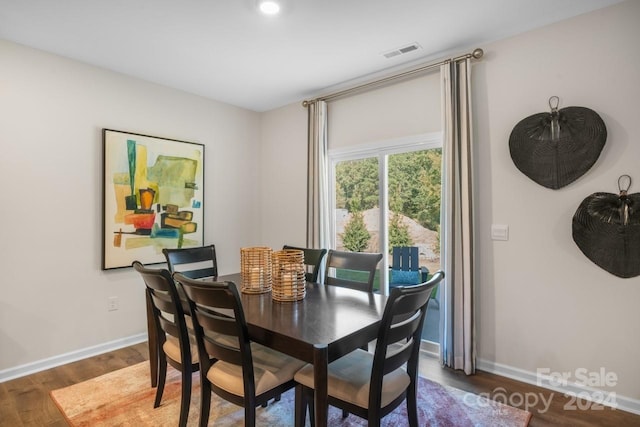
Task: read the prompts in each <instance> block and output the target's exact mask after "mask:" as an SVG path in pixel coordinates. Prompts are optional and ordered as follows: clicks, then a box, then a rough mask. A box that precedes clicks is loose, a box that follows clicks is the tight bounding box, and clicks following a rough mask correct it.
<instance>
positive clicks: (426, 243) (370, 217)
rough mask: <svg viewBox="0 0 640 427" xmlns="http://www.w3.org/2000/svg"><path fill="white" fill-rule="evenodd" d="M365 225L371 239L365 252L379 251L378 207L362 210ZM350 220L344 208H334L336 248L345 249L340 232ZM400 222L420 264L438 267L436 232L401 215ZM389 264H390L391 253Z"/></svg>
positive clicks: (433, 268)
mask: <svg viewBox="0 0 640 427" xmlns="http://www.w3.org/2000/svg"><path fill="white" fill-rule="evenodd" d="M362 214H363V218H364V223H365V226H366V227H367V230H368V231H369V234H371V240H369V245H368V247H367V250H366V251H367V252H380V243H379V242H380V227H379V224H380V208H372V209H368V210H366V211H363V212H362ZM350 220H351V214H350V213H349V212H348V211H347V210H346V209H336V249H337V250H341V251H342V250H345V248H344V246H343V245H342V233H344V226H345V225H346V224H347V223H348V222H349V221H350ZM402 223H403V224H405V225H406V226H407V228H408V231H409V236H410V237H411V240H412V242H413V245H412V246H417V247H418V251H419V253H420V266H423V267H427V268H428V269H429V271H430V272H432V273H433V272H435V271H437V270H439V269H440V250H439V246H438V232H437V231H434V230H429V229H428V228H425V227H423V226H421V225H420V224H418V223H417V222H416V221H414V220H413V219H411V218H409V217H406V216H402ZM388 257H389V264H391V255H388Z"/></svg>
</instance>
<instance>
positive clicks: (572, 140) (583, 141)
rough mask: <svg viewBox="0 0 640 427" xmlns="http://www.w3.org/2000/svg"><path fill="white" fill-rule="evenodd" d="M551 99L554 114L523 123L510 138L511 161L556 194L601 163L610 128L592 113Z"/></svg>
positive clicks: (556, 99) (518, 125)
mask: <svg viewBox="0 0 640 427" xmlns="http://www.w3.org/2000/svg"><path fill="white" fill-rule="evenodd" d="M559 103H560V98H558V97H557V96H552V97H551V98H549V107H551V112H549V113H538V114H534V115H532V116H529V117H527V118H525V119H523V120H521V121H520V122H519V123H518V124H517V125H515V127H514V128H513V130H512V131H511V136H510V137H509V151H510V152H511V159H513V163H514V164H515V165H516V167H517V168H518V169H520V171H521V172H522V173H524V174H525V175H526V176H528V177H529V178H531V179H532V180H534V181H535V182H537V183H538V184H540V185H542V186H544V187H547V188H551V189H554V190H557V189H558V188H561V187H564V186H565V185H568V184H570V183H572V182H573V181H575V180H576V179H578V178H580V177H581V176H582V175H584V174H585V173H586V172H587V171H588V170H589V169H590V168H591V166H593V164H594V163H595V162H596V160H598V157H599V156H600V152H601V151H602V148H603V147H604V144H605V142H606V140H607V128H606V126H605V125H604V122H603V121H602V119H601V118H600V116H599V115H598V113H596V112H595V111H593V110H590V109H589V108H585V107H566V108H561V109H560V110H558V105H559Z"/></svg>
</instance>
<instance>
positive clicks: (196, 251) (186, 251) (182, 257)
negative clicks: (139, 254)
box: [162, 245, 218, 279]
mask: <svg viewBox="0 0 640 427" xmlns="http://www.w3.org/2000/svg"><path fill="white" fill-rule="evenodd" d="M162 253H163V254H164V257H165V258H166V259H167V266H168V267H169V271H171V272H172V273H176V272H179V273H182V274H183V275H184V276H187V277H189V278H191V279H201V278H203V277H215V276H217V275H218V261H217V259H216V247H215V245H208V246H199V247H195V248H179V249H167V248H165V249H163V250H162Z"/></svg>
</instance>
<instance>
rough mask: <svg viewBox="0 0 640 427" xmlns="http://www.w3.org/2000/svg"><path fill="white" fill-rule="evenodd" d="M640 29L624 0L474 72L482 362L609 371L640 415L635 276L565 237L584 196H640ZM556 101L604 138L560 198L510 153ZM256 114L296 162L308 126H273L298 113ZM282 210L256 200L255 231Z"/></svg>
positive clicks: (518, 45)
mask: <svg viewBox="0 0 640 427" xmlns="http://www.w3.org/2000/svg"><path fill="white" fill-rule="evenodd" d="M638 22H640V2H637V1H629V2H625V3H621V4H619V5H616V6H613V7H610V8H607V9H603V10H601V11H597V12H593V13H590V14H587V15H583V16H579V17H577V18H574V19H571V20H568V21H564V22H561V23H558V24H555V25H552V26H549V27H546V28H543V29H540V30H536V31H532V32H529V33H526V34H523V35H520V36H517V37H513V38H511V39H508V40H504V41H500V42H495V43H492V44H488V45H485V46H480V47H482V48H484V49H485V53H486V55H485V57H484V58H483V59H482V60H481V61H478V62H476V63H475V64H474V71H473V83H474V86H473V96H474V123H475V135H476V139H475V143H476V161H475V166H476V178H477V192H476V209H477V217H476V227H477V228H476V239H477V255H478V262H477V266H478V278H477V279H478V280H477V301H476V304H477V312H476V317H477V338H478V358H479V360H480V364H481V366H482V367H483V368H484V369H489V370H493V371H496V372H501V373H504V374H512V375H514V376H519V377H520V378H522V379H525V380H526V379H529V380H531V379H534V380H535V373H536V369H538V368H549V369H551V370H552V371H569V372H571V373H575V370H576V369H578V368H585V369H587V370H589V371H597V370H598V369H599V368H600V367H605V369H606V370H607V371H611V372H615V373H616V374H617V375H618V378H619V381H618V384H617V386H616V387H615V388H614V390H615V391H616V392H617V393H618V396H622V397H624V398H625V399H627V398H628V399H627V401H628V402H631V404H632V405H636V406H635V407H636V408H640V401H639V400H640V369H638V360H640V340H638V328H639V327H640V310H639V309H638V302H639V301H640V277H635V278H631V279H620V278H617V277H615V276H613V275H611V274H609V273H607V272H605V271H604V270H602V269H601V268H599V267H597V266H596V265H595V264H593V263H592V262H591V261H589V260H588V259H587V258H586V257H585V256H584V255H583V254H582V253H581V252H580V250H579V249H578V248H577V246H576V245H575V243H574V242H573V240H572V237H571V219H572V217H573V214H574V212H575V210H576V208H577V207H578V205H579V204H580V202H581V201H582V200H583V199H584V198H585V197H587V196H588V195H590V194H591V193H593V192H596V191H608V192H616V191H617V179H618V176H620V175H621V174H625V173H626V174H630V175H631V176H632V177H633V178H634V180H635V184H634V187H633V188H632V191H634V192H638V191H640V167H639V166H638V160H639V159H640V137H638V136H637V135H640V121H639V120H638V116H640V84H638V77H639V76H640V50H638V48H637V46H636V44H637V42H638V40H640V26H638V25H637V23H638ZM475 47H477V46H470V47H469V50H471V49H473V48H475ZM553 95H557V96H559V97H560V99H561V107H566V106H570V105H577V106H584V107H589V108H592V109H594V110H595V111H597V112H598V113H599V114H600V115H601V116H602V118H603V119H604V121H605V123H606V125H607V129H608V132H609V136H608V139H607V144H606V146H605V148H604V150H603V152H602V154H601V156H600V159H599V160H598V161H597V163H596V164H595V165H594V167H593V168H592V169H591V170H590V171H589V172H588V173H587V174H586V175H585V176H583V177H582V178H581V179H579V180H578V181H577V182H574V183H573V184H571V185H569V186H568V187H565V188H563V189H560V190H556V191H554V190H549V189H546V188H544V187H541V186H539V185H537V184H535V183H534V182H533V181H531V180H529V179H528V178H527V177H525V176H524V175H523V174H522V173H520V172H519V171H518V170H517V169H516V167H515V166H514V164H513V162H512V161H511V158H510V156H509V147H508V140H509V135H510V133H511V130H512V129H513V126H514V125H515V124H516V123H517V122H518V121H519V120H521V119H523V118H524V117H526V116H529V115H531V114H534V113H538V112H542V111H547V101H548V98H549V97H551V96H553ZM387 100H388V106H389V108H390V109H391V110H393V109H394V108H396V107H399V106H398V105H397V104H394V103H398V102H401V101H398V100H397V98H396V97H394V96H389V97H388V98H387ZM329 108H330V109H331V105H330V106H329ZM287 115H288V117H289V118H288V119H287ZM263 118H266V119H265V120H268V121H271V124H272V125H273V128H272V129H271V130H266V129H263V141H267V140H268V141H269V144H270V147H271V148H270V149H271V150H278V151H281V152H290V153H291V157H290V158H289V159H287V162H288V164H291V163H296V162H298V163H300V164H302V163H304V161H305V159H304V155H305V154H304V152H303V151H302V150H301V149H299V144H302V142H301V140H302V138H304V136H303V133H302V130H300V129H299V128H297V127H296V128H295V129H297V130H298V131H296V132H291V133H290V134H287V132H284V131H283V129H282V128H279V127H278V126H279V125H276V123H275V120H276V118H277V121H278V123H284V124H286V125H285V126H288V127H289V129H293V128H294V126H297V125H293V124H292V123H295V122H297V121H299V120H301V119H302V118H301V113H300V111H299V108H298V105H295V106H290V107H287V108H283V109H280V110H277V111H276V112H271V113H268V114H267V115H265V116H264V117H263ZM354 123H355V124H354V129H352V131H353V132H354V133H355V132H356V131H359V129H357V127H358V126H366V123H360V122H354ZM275 129H277V131H276V130H275ZM348 133H349V132H348V129H346V130H345V135H347V134H348ZM368 137H370V138H371V139H375V140H379V139H385V138H388V136H382V135H381V136H380V137H377V136H376V135H369V136H368ZM289 150H291V151H289ZM294 156H295V157H294ZM281 167H282V162H280V163H277V164H275V166H273V167H271V166H270V164H269V163H267V162H265V163H263V171H262V176H263V177H269V176H271V175H274V174H277V173H279V169H280V168H281ZM292 172H293V170H292ZM297 173H299V174H300V175H299V176H298V177H297V179H299V180H301V181H302V180H304V179H305V177H304V169H303V167H302V166H300V167H299V168H298V169H297ZM269 179H273V178H269ZM294 181H295V180H294ZM268 190H269V189H265V191H268ZM279 194H281V190H280V189H275V188H272V189H271V192H270V193H269V194H265V195H264V197H263V199H264V200H269V199H270V198H271V197H274V198H276V199H278V198H281V196H280V195H279ZM263 203H264V201H263ZM279 209H280V207H279V206H278V205H277V204H273V205H268V204H267V205H264V204H263V208H262V212H263V214H264V215H265V217H268V218H270V222H269V228H268V229H267V228H265V226H264V225H263V230H262V231H263V235H265V236H278V234H279V233H280V232H286V230H289V227H290V226H289V221H287V220H281V221H278V219H277V218H278V212H279V211H278V210H279ZM492 223H497V224H508V225H509V227H510V240H509V241H508V242H493V241H491V240H490V237H489V236H490V234H489V233H490V227H491V224H492ZM298 226H299V225H296V227H298ZM267 240H268V239H267ZM634 399H635V401H634Z"/></svg>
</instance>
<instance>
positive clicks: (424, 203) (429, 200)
mask: <svg viewBox="0 0 640 427" xmlns="http://www.w3.org/2000/svg"><path fill="white" fill-rule="evenodd" d="M441 164H442V149H440V148H437V149H431V150H424V151H414V152H410V153H401V154H393V155H390V156H389V208H390V209H391V210H392V211H393V212H396V213H401V214H403V215H405V216H407V217H409V218H412V219H414V220H415V221H417V222H418V223H419V224H420V225H422V226H423V227H426V228H428V229H430V230H438V229H439V225H440V192H441V180H442V165H441ZM378 182H379V180H378V159H377V158H375V157H372V158H367V159H361V160H350V161H345V162H340V163H339V164H338V165H337V166H336V192H337V197H336V207H338V208H344V209H347V210H348V211H349V212H354V211H361V210H367V209H371V208H373V207H376V206H379V195H378ZM390 228H391V227H390Z"/></svg>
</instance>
